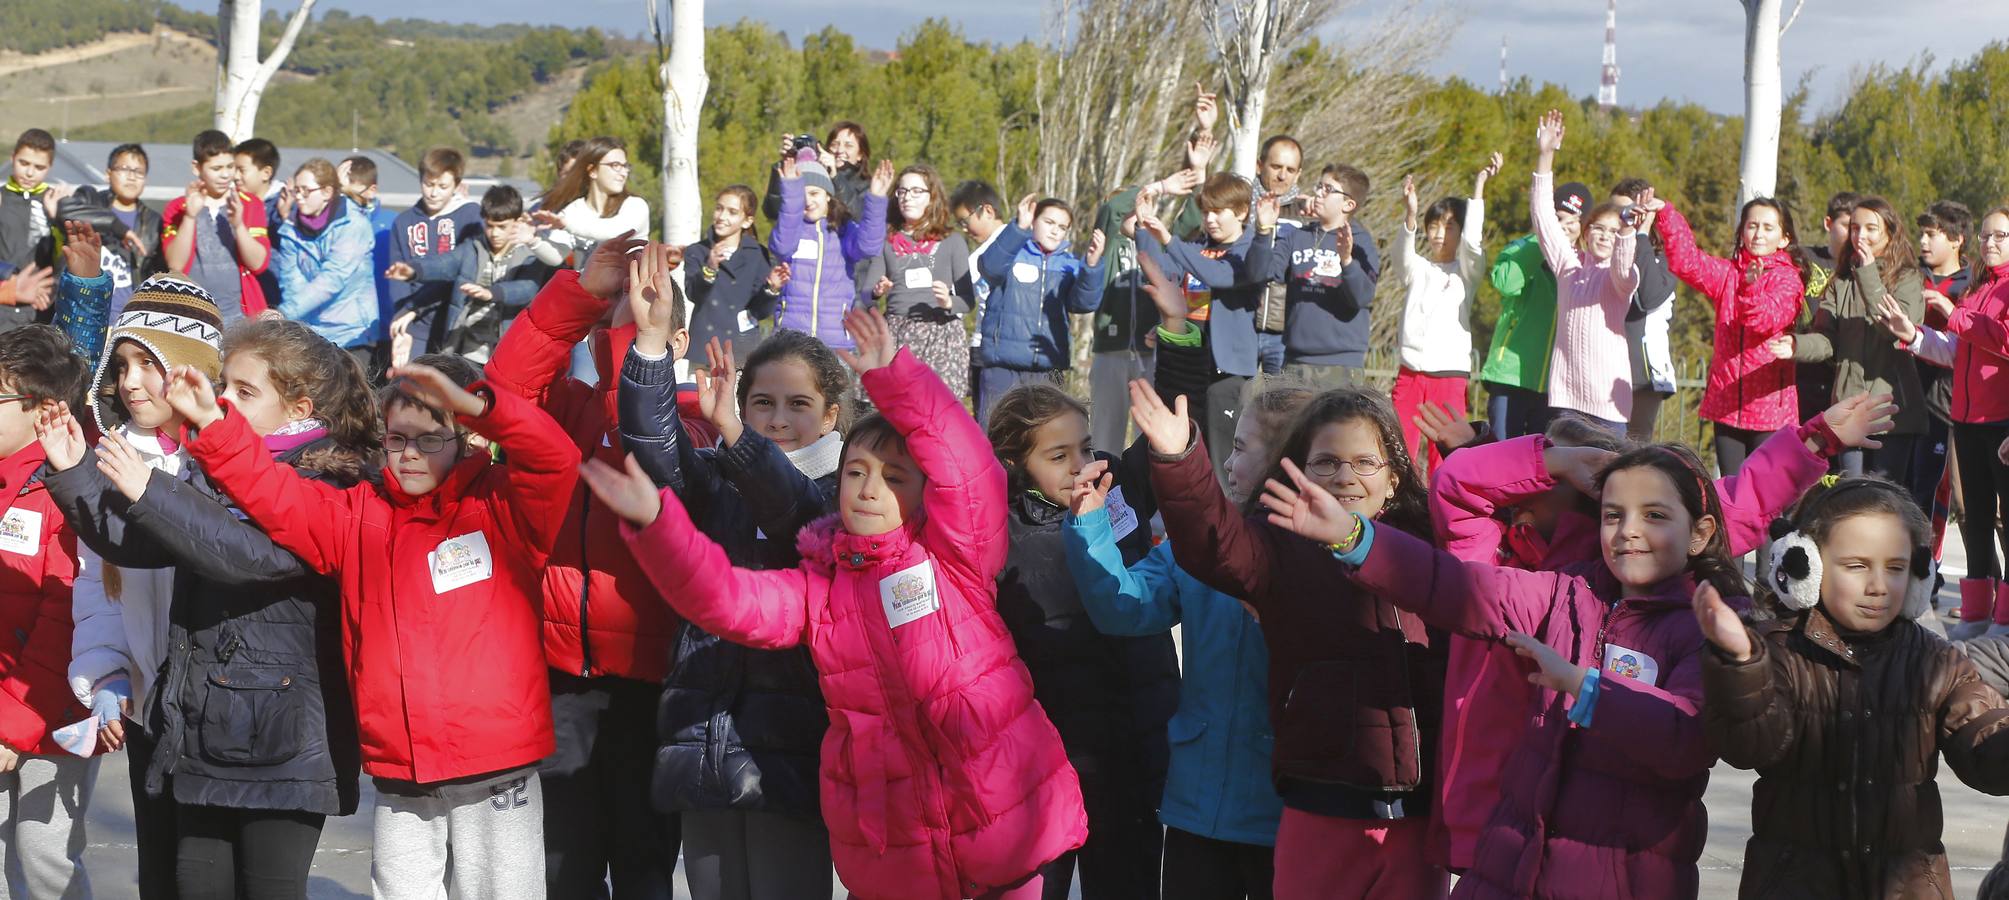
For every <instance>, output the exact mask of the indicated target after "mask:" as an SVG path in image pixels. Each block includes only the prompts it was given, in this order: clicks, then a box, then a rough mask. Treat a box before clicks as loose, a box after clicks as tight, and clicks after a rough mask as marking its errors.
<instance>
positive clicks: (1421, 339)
mask: <svg viewBox="0 0 2009 900" xmlns="http://www.w3.org/2000/svg"><path fill="white" fill-rule="evenodd" d="M1500 163H1501V160H1500V154H1498V153H1494V154H1493V155H1492V157H1491V158H1490V159H1488V160H1487V161H1486V166H1485V168H1482V169H1480V170H1479V174H1478V175H1476V176H1474V177H1473V179H1472V198H1471V199H1470V200H1460V199H1458V198H1456V197H1445V198H1444V199H1442V200H1439V201H1437V202H1436V203H1432V204H1430V209H1429V210H1428V211H1427V212H1425V213H1424V214H1423V235H1424V244H1425V247H1424V252H1422V253H1418V252H1416V224H1417V222H1416V206H1417V201H1416V178H1415V176H1413V175H1412V176H1409V177H1407V178H1404V179H1402V202H1403V205H1404V208H1405V212H1406V213H1407V215H1406V216H1405V217H1404V218H1403V220H1402V237H1401V239H1400V240H1398V241H1396V245H1395V259H1396V266H1397V267H1398V268H1399V269H1400V270H1401V272H1402V280H1403V283H1404V284H1405V285H1406V286H1407V289H1408V296H1407V297H1406V298H1405V299H1404V300H1403V303H1402V329H1401V333H1400V344H1401V347H1402V351H1401V361H1402V368H1401V371H1399V372H1397V373H1396V375H1395V390H1394V392H1393V395H1392V399H1393V400H1394V401H1395V414H1396V418H1397V419H1398V420H1399V421H1400V423H1401V425H1402V440H1403V443H1404V444H1406V445H1408V447H1409V453H1410V457H1411V458H1412V459H1417V460H1421V459H1423V458H1424V457H1425V455H1426V454H1427V455H1428V457H1429V460H1430V463H1429V466H1430V468H1432V469H1434V468H1436V467H1437V462H1438V460H1439V456H1438V454H1437V446H1436V445H1435V444H1433V443H1431V442H1430V441H1428V440H1425V439H1424V438H1423V435H1422V432H1421V431H1420V430H1419V429H1418V428H1417V427H1416V422H1415V419H1416V415H1417V411H1418V408H1419V407H1421V406H1422V405H1423V404H1425V403H1434V404H1436V405H1437V406H1440V407H1443V408H1444V410H1445V411H1447V412H1449V413H1450V414H1451V415H1452V416H1454V417H1456V418H1459V419H1463V418H1465V412H1466V402H1465V395H1466V384H1467V382H1468V381H1469V379H1470V378H1471V375H1472V301H1473V300H1474V299H1476V298H1477V297H1478V295H1479V279H1480V277H1482V276H1483V275H1484V274H1485V272H1486V251H1485V249H1484V248H1483V247H1482V246H1481V243H1482V241H1483V235H1484V232H1485V225H1486V180H1487V179H1489V178H1492V177H1493V176H1494V175H1497V174H1499V173H1500ZM1453 234H1456V235H1457V237H1456V238H1455V239H1454V238H1453Z"/></svg>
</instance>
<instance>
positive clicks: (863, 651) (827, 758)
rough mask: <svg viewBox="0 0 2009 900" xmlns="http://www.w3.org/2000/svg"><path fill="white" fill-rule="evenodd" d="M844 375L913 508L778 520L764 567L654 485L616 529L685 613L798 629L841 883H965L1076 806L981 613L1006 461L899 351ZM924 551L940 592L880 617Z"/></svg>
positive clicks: (780, 638)
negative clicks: (889, 452) (884, 432)
mask: <svg viewBox="0 0 2009 900" xmlns="http://www.w3.org/2000/svg"><path fill="white" fill-rule="evenodd" d="M862 380H863V382H864V386H865V389H866V391H867V393H868V394H870V396H871V397H872V400H873V402H875V403H877V404H878V405H879V412H880V413H881V414H883V415H884V416H885V417H886V418H887V419H888V420H890V421H891V422H892V424H893V426H894V427H895V428H896V429H898V430H899V432H900V433H901V434H903V435H905V436H906V439H907V450H908V452H909V453H910V454H911V455H912V456H913V458H914V460H915V461H916V462H917V463H918V464H919V465H920V467H921V471H922V472H923V473H924V474H925V475H926V476H927V480H928V483H927V488H926V492H925V494H924V495H923V499H922V503H923V508H924V510H925V512H924V514H923V515H922V516H920V517H919V520H918V521H909V522H907V523H906V524H904V525H903V526H901V527H900V528H899V529H897V530H895V531H892V532H889V533H886V534H882V535H878V536H875V537H859V536H856V535H852V534H850V533H848V532H846V531H844V530H843V528H842V526H841V525H840V524H839V522H838V520H837V518H836V517H834V516H832V517H826V518H823V519H820V520H818V521H816V522H814V523H812V524H811V525H810V526H809V527H807V528H805V529H803V531H802V532H801V533H800V534H799V535H797V537H796V542H797V545H798V546H799V547H800V549H801V551H802V559H803V564H802V565H801V566H800V567H798V568H794V569H780V570H772V571H752V570H748V569H736V568H733V567H732V565H731V564H730V563H729V562H728V561H727V560H726V555H725V551H723V550H722V549H720V548H719V546H718V544H716V543H714V542H713V541H712V540H711V539H709V538H707V537H705V536H704V534H702V533H701V532H699V531H698V529H697V528H696V526H694V525H692V524H691V521H690V517H689V515H688V514H687V513H686V512H685V511H684V508H683V505H682V503H681V502H679V500H678V499H677V497H676V495H675V494H673V493H670V492H668V491H665V492H664V493H663V511H662V514H661V515H660V516H658V517H657V519H656V521H655V522H653V523H651V524H650V525H649V526H648V527H646V528H641V529H636V528H633V527H630V526H623V530H624V533H625V534H626V535H627V536H628V543H629V546H630V547H631V548H632V549H633V551H634V556H635V559H636V560H637V561H639V562H640V563H641V565H642V568H643V570H644V571H646V572H647V573H648V574H649V577H650V578H651V579H652V580H653V581H654V582H655V584H656V587H657V589H658V590H660V591H661V592H662V593H663V595H664V596H666V597H668V598H670V599H671V602H672V603H674V604H675V605H676V608H677V611H678V612H680V613H682V614H683V615H684V616H685V617H687V618H689V619H690V620H691V621H692V622H694V623H696V624H697V625H698V626H699V627H701V628H703V629H705V630H706V631H709V632H711V633H713V634H716V635H718V636H720V637H723V638H725V639H727V640H730V641H734V642H736V643H740V644H745V645H746V646H749V647H758V648H762V649H779V648H783V647H794V646H797V645H800V644H807V645H808V646H809V650H810V654H811V655H812V657H813V658H814V660H815V662H816V672H817V680H818V682H819V683H820V684H821V686H822V688H823V697H824V702H825V703H826V704H827V705H828V706H829V708H830V730H829V732H828V733H826V734H825V735H824V738H823V750H822V761H821V770H822V778H821V786H820V787H821V798H822V803H823V819H824V821H825V822H826V823H827V824H828V825H829V826H830V844H831V856H832V858H833V859H834V861H835V862H836V864H837V874H838V876H839V877H841V878H842V879H843V880H844V884H845V886H846V887H849V888H850V889H851V890H852V891H853V892H854V895H855V896H858V897H862V898H873V900H881V898H894V897H898V898H903V900H906V898H939V900H953V898H960V897H969V896H973V895H975V894H977V893H981V892H982V891H983V890H986V889H989V888H993V887H998V886H1001V885H1006V884H1011V883H1013V882H1016V881H1018V880H1019V879H1021V878H1024V877H1025V876H1027V875H1030V874H1032V872H1033V870H1035V869H1037V868H1039V866H1041V865H1043V864H1045V863H1047V862H1049V861H1051V860H1053V859H1056V858H1058V857H1059V856H1060V855H1061V854H1062V853H1065V852H1067V851H1068V850H1070V849H1073V848H1075V847H1079V846H1081V844H1082V842H1083V841H1084V840H1085V839H1086V838H1087V835H1088V819H1087V815H1086V814H1085V813H1084V812H1083V809H1082V805H1081V787H1080V784H1079V782H1077V780H1076V778H1075V774H1074V769H1073V768H1072V767H1070V766H1069V765H1068V762H1067V753H1066V751H1065V750H1064V749H1063V748H1062V746H1061V743H1060V733H1059V732H1058V731H1055V730H1054V727H1053V723H1052V722H1050V721H1048V720H1047V717H1046V713H1045V712H1044V711H1043V710H1041V709H1040V707H1039V704H1038V703H1036V702H1034V700H1033V694H1032V676H1031V674H1030V673H1029V672H1028V671H1027V670H1026V667H1025V664H1024V663H1023V662H1020V661H1019V658H1018V651H1017V649H1016V647H1015V646H1014V645H1013V644H1012V639H1011V634H1010V633H1009V632H1007V631H1006V630H1005V625H1004V620H1003V619H1001V618H999V616H998V613H997V584H996V579H997V575H998V572H999V570H1000V569H1002V568H1003V566H1004V560H1005V549H1006V544H1007V541H1006V538H1005V473H1004V468H1003V467H1002V466H1000V465H998V462H997V459H996V457H994V456H993V455H992V454H991V449H990V444H989V442H988V441H986V440H985V439H984V434H983V431H982V430H981V429H979V428H978V427H977V424H976V422H975V421H974V420H972V419H971V418H970V416H969V413H967V412H964V411H963V408H962V404H961V402H960V401H959V400H957V398H956V397H954V396H953V395H951V394H950V393H949V390H948V388H947V387H945V386H943V384H942V382H941V379H939V378H937V377H936V376H935V374H934V373H933V372H931V371H929V370H928V368H927V367H926V366H924V365H922V364H921V363H920V362H918V361H917V360H915V358H914V356H913V354H912V353H911V352H909V351H907V350H901V351H900V353H899V355H898V356H896V357H895V358H894V359H893V362H892V363H891V364H889V365H886V366H884V367H881V368H878V369H874V370H872V371H870V372H867V373H865V375H864V377H863V379H862ZM923 567H927V568H930V569H932V571H933V575H934V586H935V591H936V596H937V598H938V600H939V603H940V608H939V609H938V610H936V611H934V612H932V613H929V614H926V615H922V616H920V617H919V618H915V619H912V620H910V621H907V622H905V623H904V624H901V625H899V626H897V627H888V623H889V621H890V620H889V618H888V615H887V609H888V604H887V603H885V602H883V601H882V597H881V595H882V593H884V592H888V591H890V589H891V584H892V583H893V582H892V579H894V578H895V577H896V576H900V575H904V574H906V573H909V572H911V571H913V570H916V569H921V568H923Z"/></svg>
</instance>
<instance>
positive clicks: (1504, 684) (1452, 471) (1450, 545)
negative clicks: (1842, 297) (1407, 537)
mask: <svg viewBox="0 0 2009 900" xmlns="http://www.w3.org/2000/svg"><path fill="white" fill-rule="evenodd" d="M1548 446H1549V444H1548V441H1547V440H1545V439H1543V438H1542V437H1541V436H1539V435H1530V436H1527V437H1523V438H1516V439H1514V440H1511V441H1504V442H1501V443H1497V444H1487V445H1483V446H1478V447H1468V448H1465V449H1463V450H1459V451H1457V452H1455V453H1453V454H1451V455H1450V456H1448V457H1446V458H1445V459H1444V463H1443V465H1441V466H1439V467H1438V469H1437V472H1436V473H1435V475H1434V477H1433V479H1432V482H1431V486H1430V518H1431V520H1432V524H1433V525H1434V527H1435V529H1436V532H1437V543H1438V546H1441V547H1443V548H1444V549H1445V550H1446V551H1448V552H1449V553H1451V554H1452V555H1453V556H1456V557H1458V558H1459V559H1462V560H1465V561H1468V562H1475V563H1499V562H1503V561H1505V559H1506V557H1507V556H1508V552H1507V549H1506V548H1507V540H1506V538H1507V527H1508V526H1507V524H1506V523H1505V522H1503V521H1502V520H1501V519H1499V518H1496V516H1495V514H1496V513H1497V512H1498V511H1499V510H1502V509H1505V508H1507V507H1511V506H1516V505H1519V504H1522V503H1526V502H1528V501H1529V500H1532V499H1534V498H1536V497H1539V496H1541V495H1543V494H1546V493H1548V492H1549V490H1550V489H1551V488H1553V487H1555V484H1556V481H1555V477H1554V476H1552V475H1550V474H1549V471H1548V465H1547V463H1546V462H1545V461H1544V460H1543V457H1542V452H1543V451H1544V450H1545V449H1546V448H1547V447H1548ZM1827 465H1828V464H1827V461H1826V460H1825V459H1822V458H1821V457H1820V456H1817V455H1815V454H1814V453H1813V452H1812V451H1810V450H1808V449H1807V445H1806V443H1805V442H1804V441H1802V440H1801V439H1800V438H1799V437H1797V436H1795V435H1794V434H1793V433H1792V432H1785V433H1782V434H1778V435H1775V436H1773V437H1772V438H1771V439H1770V440H1768V441H1766V442H1765V443H1764V444H1763V445H1761V446H1760V447H1759V448H1758V450H1757V452H1755V453H1753V454H1751V459H1750V460H1749V461H1748V462H1747V463H1745V467H1744V470H1743V473H1742V474H1740V475H1732V476H1729V477H1727V478H1723V479H1720V480H1718V481H1717V482H1716V491H1717V494H1718V496H1719V497H1720V498H1721V500H1722V503H1723V516H1724V519H1725V522H1724V527H1725V528H1727V529H1728V530H1727V532H1726V539H1727V540H1728V541H1729V544H1730V552H1731V553H1733V554H1738V555H1742V554H1744V553H1748V552H1750V551H1751V550H1753V549H1755V548H1757V547H1759V546H1762V545H1763V544H1764V543H1765V540H1766V537H1767V535H1766V530H1767V529H1768V528H1769V527H1770V525H1771V522H1772V519H1773V518H1774V517H1776V516H1778V515H1780V514H1781V513H1782V512H1784V511H1785V509H1786V508H1787V507H1789V506H1791V505H1792V504H1793V503H1794V502H1795V501H1797V500H1798V499H1799V498H1800V495H1802V494H1804V493H1806V491H1807V489H1808V488H1810V487H1812V486H1813V485H1814V482H1816V481H1818V480H1819V479H1820V477H1821V475H1822V474H1823V473H1825V472H1826V471H1827ZM1546 550H1547V553H1546V555H1545V556H1543V557H1542V558H1541V559H1539V560H1524V559H1515V560H1513V561H1512V562H1513V564H1515V565H1518V566H1522V567H1525V568H1529V569H1534V570H1540V571H1554V570H1557V569H1561V568H1563V567H1565V566H1568V565H1571V564H1575V563H1582V562H1585V561H1589V560H1597V559H1600V558H1601V555H1602V553H1601V551H1600V550H1599V548H1598V523H1597V520H1596V519H1595V518H1594V517H1591V516H1586V515H1582V514H1579V513H1573V512H1571V513H1564V514H1563V515H1562V517H1561V518H1560V519H1559V520H1558V521H1557V523H1556V529H1555V533H1554V536H1553V537H1551V538H1550V540H1549V542H1548V546H1547V548H1546ZM1526 673H1527V670H1526V666H1525V665H1524V664H1523V663H1521V662H1520V660H1519V658H1518V657H1517V656H1516V655H1515V654H1514V651H1513V649H1512V648H1510V647H1508V646H1506V645H1505V644H1502V643H1499V642H1497V641H1494V640H1489V639H1475V638H1470V637H1465V636H1462V635H1456V636H1453V637H1452V638H1451V660H1450V664H1449V666H1448V667H1447V669H1446V672H1445V676H1444V681H1445V688H1444V728H1443V731H1442V734H1443V742H1444V744H1443V749H1442V751H1441V752H1440V753H1439V754H1438V756H1437V759H1438V765H1439V775H1438V782H1437V783H1438V786H1439V794H1438V797H1437V817H1438V821H1439V823H1440V824H1441V825H1442V828H1443V831H1444V834H1443V835H1442V837H1443V838H1445V839H1447V840H1448V844H1449V848H1448V849H1449V852H1448V858H1449V865H1450V866H1452V867H1454V868H1457V869H1466V868H1469V867H1470V866H1471V865H1472V862H1473V853H1474V851H1475V850H1476V849H1477V847H1478V842H1479V836H1480V835H1481V834H1482V833H1483V832H1484V830H1485V826H1486V823H1487V821H1488V820H1489V819H1490V818H1491V816H1492V812H1493V800H1494V798H1496V797H1499V796H1500V790H1501V778H1502V775H1503V774H1504V771H1505V769H1506V767H1507V763H1508V761H1509V760H1510V759H1511V758H1512V756H1513V754H1514V747H1515V739H1516V738H1518V737H1519V736H1520V734H1521V733H1522V731H1524V730H1525V725H1526V723H1527V722H1528V714H1527V706H1528V703H1529V701H1530V699H1531V698H1532V695H1533V692H1534V690H1535V689H1534V687H1533V686H1531V685H1529V684H1528V683H1527V680H1526V678H1525V677H1524V676H1525V675H1526Z"/></svg>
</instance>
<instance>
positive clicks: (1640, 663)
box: [1604, 644, 1660, 685]
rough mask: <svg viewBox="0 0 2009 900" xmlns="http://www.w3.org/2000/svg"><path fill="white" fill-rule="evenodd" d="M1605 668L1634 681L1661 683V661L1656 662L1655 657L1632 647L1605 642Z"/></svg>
mask: <svg viewBox="0 0 2009 900" xmlns="http://www.w3.org/2000/svg"><path fill="white" fill-rule="evenodd" d="M1604 670H1605V671H1606V672H1610V673H1611V674H1613V675H1621V676H1624V677H1626V678H1630V679H1632V680H1634V681H1641V682H1645V683H1647V684H1653V685H1657V684H1659V683H1660V663H1657V662H1654V660H1653V657H1651V656H1647V655H1646V654H1644V653H1641V652H1639V651H1637V650H1634V649H1631V648H1630V647H1621V646H1619V645H1617V644H1605V645H1604Z"/></svg>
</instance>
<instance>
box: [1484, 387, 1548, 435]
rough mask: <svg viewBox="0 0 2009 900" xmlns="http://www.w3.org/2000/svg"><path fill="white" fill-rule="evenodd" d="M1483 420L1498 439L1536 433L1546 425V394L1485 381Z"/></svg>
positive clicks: (1545, 427)
mask: <svg viewBox="0 0 2009 900" xmlns="http://www.w3.org/2000/svg"><path fill="white" fill-rule="evenodd" d="M1486 393H1487V399H1486V420H1487V421H1488V422H1491V423H1492V425H1493V437H1494V438H1495V439H1497V440H1502V441H1504V440H1506V439H1508V438H1517V437H1520V436H1521V435H1524V434H1535V433H1537V432H1540V431H1543V430H1545V429H1547V428H1548V426H1549V423H1548V409H1549V395H1548V394H1546V393H1541V392H1537V391H1531V390H1528V389H1527V388H1518V387H1509V386H1507V385H1504V384H1496V383H1494V382H1491V381H1488V382H1486Z"/></svg>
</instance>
